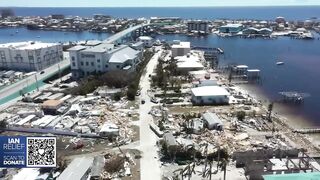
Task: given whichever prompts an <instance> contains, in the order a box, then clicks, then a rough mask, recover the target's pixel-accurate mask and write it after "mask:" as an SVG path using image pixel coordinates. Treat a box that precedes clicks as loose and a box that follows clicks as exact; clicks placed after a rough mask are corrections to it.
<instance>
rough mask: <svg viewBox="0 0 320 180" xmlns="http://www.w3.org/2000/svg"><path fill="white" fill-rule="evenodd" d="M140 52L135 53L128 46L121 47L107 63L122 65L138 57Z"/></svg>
mask: <svg viewBox="0 0 320 180" xmlns="http://www.w3.org/2000/svg"><path fill="white" fill-rule="evenodd" d="M139 53H140V51H136V50H134V49H132V48H131V47H129V46H124V47H121V49H119V50H118V51H115V52H114V53H113V54H112V56H111V57H110V59H109V63H124V62H126V61H127V60H130V59H131V60H133V59H135V58H136V57H138V54H139Z"/></svg>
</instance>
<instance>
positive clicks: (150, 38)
mask: <svg viewBox="0 0 320 180" xmlns="http://www.w3.org/2000/svg"><path fill="white" fill-rule="evenodd" d="M139 39H140V40H145V41H151V40H152V37H150V36H140V37H139Z"/></svg>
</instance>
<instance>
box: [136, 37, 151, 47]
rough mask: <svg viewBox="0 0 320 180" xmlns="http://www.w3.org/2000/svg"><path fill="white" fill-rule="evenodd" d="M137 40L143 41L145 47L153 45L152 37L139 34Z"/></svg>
mask: <svg viewBox="0 0 320 180" xmlns="http://www.w3.org/2000/svg"><path fill="white" fill-rule="evenodd" d="M138 41H140V42H143V45H144V46H145V47H151V46H152V45H153V38H152V37H149V36H140V37H138Z"/></svg>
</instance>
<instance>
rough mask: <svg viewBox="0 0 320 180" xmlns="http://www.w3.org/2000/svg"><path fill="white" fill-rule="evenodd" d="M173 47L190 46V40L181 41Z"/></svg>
mask: <svg viewBox="0 0 320 180" xmlns="http://www.w3.org/2000/svg"><path fill="white" fill-rule="evenodd" d="M172 48H190V42H179V43H177V44H173V45H172Z"/></svg>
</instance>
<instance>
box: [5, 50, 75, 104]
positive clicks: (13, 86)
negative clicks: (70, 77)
mask: <svg viewBox="0 0 320 180" xmlns="http://www.w3.org/2000/svg"><path fill="white" fill-rule="evenodd" d="M64 57H65V59H64V60H63V61H61V62H60V63H59V65H60V68H61V69H64V68H66V67H67V66H69V65H70V60H69V57H68V56H67V54H64ZM58 69H59V68H58V64H55V65H52V66H50V67H48V68H46V69H44V70H43V71H44V73H43V74H40V73H39V72H38V73H37V74H36V76H37V79H38V81H41V80H42V79H44V78H46V77H48V76H50V75H52V74H54V73H56V72H57V71H58ZM35 82H36V78H35V75H32V76H29V77H27V78H25V79H23V80H21V81H18V82H16V83H14V84H11V85H9V86H8V87H5V88H3V89H1V90H0V100H1V99H2V98H5V97H7V96H10V95H11V94H13V93H15V92H18V91H19V90H21V89H23V88H25V87H26V86H30V85H32V84H34V83H35ZM16 99H17V98H16ZM1 105H2V106H3V105H4V104H0V106H1Z"/></svg>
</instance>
